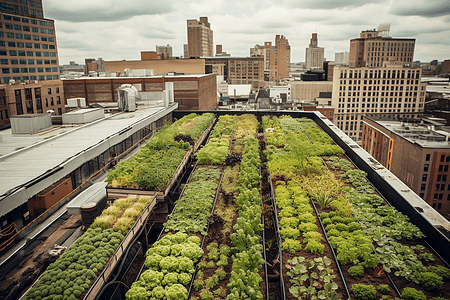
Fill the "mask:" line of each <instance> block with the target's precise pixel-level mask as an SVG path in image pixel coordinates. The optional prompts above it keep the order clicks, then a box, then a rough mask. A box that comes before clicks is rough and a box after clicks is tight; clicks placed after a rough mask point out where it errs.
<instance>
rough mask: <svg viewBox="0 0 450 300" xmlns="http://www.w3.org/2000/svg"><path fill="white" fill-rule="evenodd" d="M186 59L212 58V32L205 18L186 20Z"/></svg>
mask: <svg viewBox="0 0 450 300" xmlns="http://www.w3.org/2000/svg"><path fill="white" fill-rule="evenodd" d="M187 40H188V57H200V56H214V46H213V45H214V44H213V31H212V30H211V24H209V22H208V18H207V17H200V21H197V20H187Z"/></svg>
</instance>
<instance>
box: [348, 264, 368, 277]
mask: <svg viewBox="0 0 450 300" xmlns="http://www.w3.org/2000/svg"><path fill="white" fill-rule="evenodd" d="M348 274H349V275H350V276H352V277H354V278H357V277H360V276H362V275H363V274H364V268H363V267H362V266H359V265H358V266H353V267H350V268H349V269H348Z"/></svg>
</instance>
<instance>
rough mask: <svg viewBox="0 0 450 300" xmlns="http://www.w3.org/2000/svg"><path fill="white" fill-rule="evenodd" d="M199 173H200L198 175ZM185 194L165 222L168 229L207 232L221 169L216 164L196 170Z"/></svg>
mask: <svg viewBox="0 0 450 300" xmlns="http://www.w3.org/2000/svg"><path fill="white" fill-rule="evenodd" d="M196 174H198V175H196ZM192 177H194V180H191V181H190V182H189V183H188V184H187V185H186V188H185V190H184V194H183V196H182V197H181V198H180V199H179V200H178V201H177V206H176V207H175V209H174V211H173V212H172V214H171V215H170V217H169V220H168V221H167V222H166V223H165V225H164V226H165V228H166V231H181V232H200V233H201V234H203V235H205V234H206V231H205V230H206V225H207V221H208V217H209V215H210V211H211V208H212V203H213V201H214V197H215V194H216V189H217V187H218V183H217V182H218V181H219V179H220V169H219V168H217V167H215V166H208V167H206V168H199V169H197V170H195V171H194V173H193V175H192Z"/></svg>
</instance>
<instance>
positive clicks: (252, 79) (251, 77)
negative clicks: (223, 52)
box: [205, 56, 264, 90]
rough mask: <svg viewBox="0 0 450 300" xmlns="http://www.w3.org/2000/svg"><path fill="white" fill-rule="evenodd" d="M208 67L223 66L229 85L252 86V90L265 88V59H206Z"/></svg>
mask: <svg viewBox="0 0 450 300" xmlns="http://www.w3.org/2000/svg"><path fill="white" fill-rule="evenodd" d="M205 63H206V65H212V67H213V70H214V69H215V68H214V66H215V65H223V70H224V72H223V76H224V80H225V81H226V82H227V83H228V84H251V85H252V90H257V89H259V88H262V87H264V67H263V66H264V58H263V57H262V56H258V57H231V56H216V57H205Z"/></svg>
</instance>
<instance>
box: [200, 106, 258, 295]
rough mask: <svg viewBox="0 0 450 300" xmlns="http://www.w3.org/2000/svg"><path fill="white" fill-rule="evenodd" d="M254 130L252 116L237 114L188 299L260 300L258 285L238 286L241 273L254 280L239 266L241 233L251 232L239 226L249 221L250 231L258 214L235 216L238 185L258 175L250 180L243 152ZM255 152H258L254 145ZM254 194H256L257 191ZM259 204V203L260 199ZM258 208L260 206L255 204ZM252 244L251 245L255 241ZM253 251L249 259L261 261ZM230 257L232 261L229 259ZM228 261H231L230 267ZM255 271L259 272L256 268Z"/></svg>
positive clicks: (242, 245)
mask: <svg viewBox="0 0 450 300" xmlns="http://www.w3.org/2000/svg"><path fill="white" fill-rule="evenodd" d="M257 128H258V122H257V120H256V118H255V117H254V116H252V115H241V116H239V117H237V119H236V126H235V132H234V139H233V143H232V147H231V154H230V155H228V156H227V158H226V160H225V163H226V165H227V167H226V169H225V173H224V176H223V181H222V186H221V193H220V194H219V197H218V200H217V204H216V208H215V214H214V217H215V219H214V220H215V223H212V224H211V226H210V229H209V233H208V236H207V237H206V241H205V244H206V249H205V255H204V257H203V258H202V259H201V261H200V263H199V264H198V267H199V271H198V273H197V276H196V279H195V281H194V291H193V293H192V297H191V299H225V298H227V299H228V298H230V299H260V298H255V297H259V295H261V292H260V288H259V286H257V285H253V286H250V287H247V289H249V290H247V291H245V290H243V287H242V286H241V285H239V282H240V281H239V280H242V278H240V277H242V275H241V274H243V273H245V274H250V275H251V278H254V277H256V276H255V275H254V274H253V273H251V272H250V271H248V267H249V266H248V265H245V264H244V265H242V263H243V259H244V257H246V255H249V252H247V251H245V250H246V247H245V246H246V245H247V244H246V243H245V239H246V237H245V236H244V235H243V234H242V232H243V231H244V230H245V233H246V234H247V233H248V234H250V233H252V232H250V231H251V229H250V230H249V229H248V228H243V224H245V223H246V222H249V221H250V222H251V226H250V227H251V228H253V227H254V226H257V225H255V224H254V223H255V222H257V223H258V224H261V220H260V217H261V212H259V219H258V220H256V221H255V219H254V218H253V215H252V214H249V213H247V214H245V215H244V214H242V213H240V214H239V215H236V211H238V208H239V204H241V201H244V200H243V199H244V198H243V197H244V194H242V193H243V192H246V191H247V190H246V189H244V188H243V187H242V185H243V184H245V186H249V185H251V182H252V181H253V180H256V181H257V182H259V174H258V173H257V174H256V175H257V176H258V177H257V178H256V179H255V178H253V175H254V173H252V172H250V171H249V168H251V166H250V165H249V163H250V162H249V156H248V154H246V152H245V150H244V149H247V151H249V148H247V146H246V145H247V143H246V139H248V138H250V137H251V138H252V139H253V140H255V139H254V137H253V136H254V135H255V133H256V130H257ZM249 147H250V146H249ZM256 149H258V144H257V143H256ZM243 150H244V151H243ZM244 152H245V153H244ZM241 157H242V160H241ZM243 169H244V170H245V171H243ZM255 191H256V194H257V193H258V191H257V189H255ZM257 196H258V194H257ZM247 198H248V195H247ZM259 201H261V200H260V198H259ZM260 206H261V204H260V203H259V207H260ZM252 209H253V207H252ZM260 210H261V209H260ZM241 228H242V229H241ZM253 241H254V242H255V240H253ZM256 242H257V243H259V242H260V238H259V236H258V237H257V238H256ZM229 245H231V246H233V247H230V246H229ZM255 249H257V247H253V248H252V249H250V250H249V251H250V253H251V258H252V259H254V257H253V256H254V253H258V251H259V256H258V257H259V258H260V259H262V255H261V251H262V247H261V249H257V251H256V252H254V251H255ZM253 252H254V253H253ZM231 254H232V259H231V258H230V256H231ZM258 257H256V259H258ZM247 258H248V256H247ZM231 261H233V263H232V265H231ZM230 265H231V266H230ZM257 269H258V271H259V269H260V267H259V268H257ZM242 272H243V273H242ZM256 280H257V279H256ZM259 282H260V279H259V281H257V284H258V283H259ZM253 289H254V291H255V292H254V293H251V292H250V291H252V290H253ZM244 293H248V295H249V297H250V298H246V297H245V295H246V294H244ZM258 293H259V294H258Z"/></svg>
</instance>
